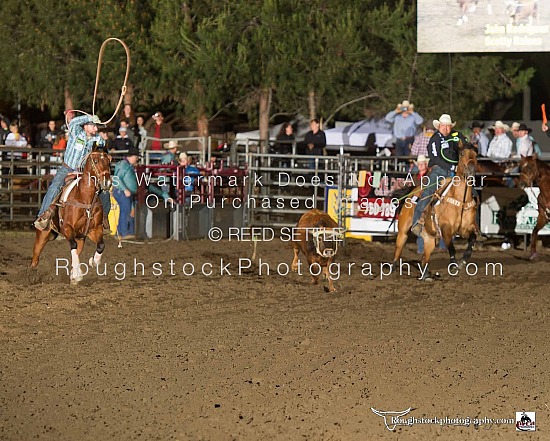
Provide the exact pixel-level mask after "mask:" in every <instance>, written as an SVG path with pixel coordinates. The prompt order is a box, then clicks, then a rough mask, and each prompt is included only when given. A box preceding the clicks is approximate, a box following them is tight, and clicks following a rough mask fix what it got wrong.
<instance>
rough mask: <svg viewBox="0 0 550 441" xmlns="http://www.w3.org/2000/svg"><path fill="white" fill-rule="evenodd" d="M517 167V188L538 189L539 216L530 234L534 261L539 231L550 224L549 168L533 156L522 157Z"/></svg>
mask: <svg viewBox="0 0 550 441" xmlns="http://www.w3.org/2000/svg"><path fill="white" fill-rule="evenodd" d="M519 167H520V175H519V187H520V188H525V187H532V186H533V184H534V183H536V184H537V185H538V186H539V189H540V193H539V196H538V198H537V205H538V210H539V216H538V218H537V224H536V225H535V228H534V229H533V232H532V233H531V259H534V258H535V257H537V237H538V234H539V231H540V230H541V229H542V228H544V226H545V225H546V224H547V223H548V222H550V166H549V165H548V164H546V163H544V162H542V161H541V160H540V159H538V157H537V155H536V154H535V155H534V156H525V157H522V158H521V162H520V163H519Z"/></svg>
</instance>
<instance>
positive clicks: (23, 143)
mask: <svg viewBox="0 0 550 441" xmlns="http://www.w3.org/2000/svg"><path fill="white" fill-rule="evenodd" d="M27 145H28V143H27V138H25V136H24V135H23V134H21V133H19V124H17V123H16V122H12V123H11V124H10V133H9V134H8V136H7V137H6V147H19V148H24V147H27ZM26 156H27V154H26V153H25V155H23V152H15V151H14V152H13V159H14V160H15V161H21V160H22V159H23V158H24V157H25V158H26ZM9 158H11V154H10V152H8V159H9ZM23 172H24V169H23V168H21V167H16V168H15V170H14V173H16V174H21V173H23Z"/></svg>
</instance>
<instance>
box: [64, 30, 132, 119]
mask: <svg viewBox="0 0 550 441" xmlns="http://www.w3.org/2000/svg"><path fill="white" fill-rule="evenodd" d="M112 40H114V41H118V42H119V43H120V44H121V45H122V47H124V50H125V51H126V74H125V75H124V83H123V84H122V87H121V89H120V98H119V99H118V103H117V106H116V109H115V111H114V113H113V116H111V118H109V119H108V120H107V121H100V123H101V124H109V123H110V122H111V121H112V120H113V118H114V117H115V116H116V114H117V113H118V111H119V110H120V105H121V104H122V100H123V99H124V95H125V94H126V90H127V87H126V83H127V82H128V77H129V75H130V49H129V48H128V46H127V45H126V43H124V41H122V40H120V39H119V38H115V37H109V38H107V40H105V41H104V42H103V44H102V45H101V48H100V49H99V56H98V59H97V72H96V77H95V86H94V99H93V102H92V114H91V115H90V114H89V113H88V112H84V111H83V110H77V109H72V110H67V111H66V112H65V124H66V126H67V129H68V128H69V121H68V116H69V114H70V113H73V112H78V113H82V114H84V115H88V116H89V117H92V116H93V115H95V114H96V113H95V100H96V98H97V88H98V85H99V74H100V72H101V63H102V61H103V53H104V52H105V46H106V45H107V43H109V41H112Z"/></svg>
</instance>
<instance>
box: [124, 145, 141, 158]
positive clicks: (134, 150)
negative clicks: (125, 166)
mask: <svg viewBox="0 0 550 441" xmlns="http://www.w3.org/2000/svg"><path fill="white" fill-rule="evenodd" d="M126 156H139V150H138V148H137V147H130V148H129V149H128V153H126Z"/></svg>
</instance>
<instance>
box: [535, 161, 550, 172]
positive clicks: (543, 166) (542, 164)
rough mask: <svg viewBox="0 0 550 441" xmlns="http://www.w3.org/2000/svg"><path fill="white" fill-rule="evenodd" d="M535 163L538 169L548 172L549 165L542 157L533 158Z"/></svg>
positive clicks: (549, 170)
mask: <svg viewBox="0 0 550 441" xmlns="http://www.w3.org/2000/svg"><path fill="white" fill-rule="evenodd" d="M535 164H536V165H537V167H538V168H539V169H540V171H543V172H546V173H550V165H548V164H547V163H546V162H544V161H543V160H542V159H539V158H535Z"/></svg>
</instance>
